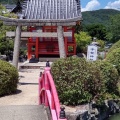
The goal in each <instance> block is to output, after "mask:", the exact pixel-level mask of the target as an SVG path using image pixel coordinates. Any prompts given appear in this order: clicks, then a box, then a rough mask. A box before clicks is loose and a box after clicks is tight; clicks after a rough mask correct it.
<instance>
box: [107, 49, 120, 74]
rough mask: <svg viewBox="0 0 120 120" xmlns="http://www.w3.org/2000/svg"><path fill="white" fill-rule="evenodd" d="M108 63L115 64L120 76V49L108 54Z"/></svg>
mask: <svg viewBox="0 0 120 120" xmlns="http://www.w3.org/2000/svg"><path fill="white" fill-rule="evenodd" d="M106 61H108V62H110V63H111V64H113V65H114V66H115V67H116V68H117V70H118V73H119V75H120V48H117V49H114V50H112V51H111V52H110V53H108V54H107V56H106Z"/></svg>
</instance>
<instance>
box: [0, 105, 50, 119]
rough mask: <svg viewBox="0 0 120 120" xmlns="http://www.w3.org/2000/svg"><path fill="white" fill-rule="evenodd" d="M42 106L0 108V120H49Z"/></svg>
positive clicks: (46, 111) (46, 110)
mask: <svg viewBox="0 0 120 120" xmlns="http://www.w3.org/2000/svg"><path fill="white" fill-rule="evenodd" d="M48 113H49V112H48V109H46V108H45V107H44V106H43V105H11V106H0V120H49V117H48V116H49V115H48Z"/></svg>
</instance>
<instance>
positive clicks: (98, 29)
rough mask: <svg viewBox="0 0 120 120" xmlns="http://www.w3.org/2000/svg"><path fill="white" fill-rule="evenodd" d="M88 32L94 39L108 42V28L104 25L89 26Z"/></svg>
mask: <svg viewBox="0 0 120 120" xmlns="http://www.w3.org/2000/svg"><path fill="white" fill-rule="evenodd" d="M86 32H88V33H89V35H90V36H91V37H92V38H94V37H96V38H97V39H100V40H106V34H107V30H106V27H105V26H104V25H102V24H91V25H88V26H86Z"/></svg>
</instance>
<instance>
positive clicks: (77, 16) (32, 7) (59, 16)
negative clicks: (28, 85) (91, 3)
mask: <svg viewBox="0 0 120 120" xmlns="http://www.w3.org/2000/svg"><path fill="white" fill-rule="evenodd" d="M21 8H22V14H21V15H22V16H23V17H21V18H20V19H14V18H7V17H3V16H0V19H1V20H2V21H4V24H6V25H10V26H11V25H14V26H16V31H15V33H14V34H15V41H14V53H13V65H14V66H15V67H17V66H18V58H19V50H20V49H19V48H20V39H21V35H22V31H21V27H22V26H57V33H51V35H50V34H49V36H50V37H53V36H54V35H57V37H58V46H59V54H60V58H65V57H66V53H65V45H64V37H65V36H71V33H70V32H68V33H67V32H66V33H64V32H63V27H62V26H75V25H76V23H77V22H79V21H81V20H82V17H81V9H80V0H62V1H61V0H57V1H56V0H48V1H46V2H45V0H30V1H29V0H25V2H24V4H23V6H21ZM23 34H24V35H23V37H24V36H26V37H29V35H32V37H38V36H39V37H40V36H42V34H41V35H40V34H39V35H38V34H35V33H32V32H31V33H30V32H27V33H26V34H27V35H26V34H25V33H23ZM44 35H45V36H47V35H48V33H44ZM8 36H10V35H8ZM11 36H12V35H11Z"/></svg>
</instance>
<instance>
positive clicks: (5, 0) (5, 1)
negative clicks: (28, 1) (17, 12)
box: [0, 0, 15, 4]
mask: <svg viewBox="0 0 120 120" xmlns="http://www.w3.org/2000/svg"><path fill="white" fill-rule="evenodd" d="M14 2H15V1H14V0H0V3H2V4H13V3H14Z"/></svg>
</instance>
